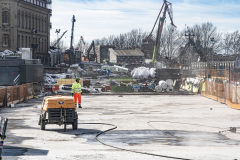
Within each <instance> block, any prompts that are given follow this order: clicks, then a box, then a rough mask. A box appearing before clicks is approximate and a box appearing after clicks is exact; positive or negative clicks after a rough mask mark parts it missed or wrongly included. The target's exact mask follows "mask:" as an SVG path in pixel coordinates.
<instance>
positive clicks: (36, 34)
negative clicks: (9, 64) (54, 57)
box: [0, 0, 52, 59]
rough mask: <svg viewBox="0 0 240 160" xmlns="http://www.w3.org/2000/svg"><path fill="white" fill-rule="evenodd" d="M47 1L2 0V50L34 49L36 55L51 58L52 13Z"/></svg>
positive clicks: (0, 26)
mask: <svg viewBox="0 0 240 160" xmlns="http://www.w3.org/2000/svg"><path fill="white" fill-rule="evenodd" d="M49 2H51V1H47V0H0V15H1V16H0V22H1V23H2V24H1V25H0V51H4V50H11V51H18V50H19V49H20V48H32V49H33V47H32V44H37V45H38V47H37V48H36V49H34V52H33V56H32V57H33V58H39V59H42V58H44V57H49V54H48V50H49V46H50V26H51V23H50V16H51V13H52V10H51V9H48V3H49Z"/></svg>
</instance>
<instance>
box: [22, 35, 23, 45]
mask: <svg viewBox="0 0 240 160" xmlns="http://www.w3.org/2000/svg"><path fill="white" fill-rule="evenodd" d="M22 48H23V36H22Z"/></svg>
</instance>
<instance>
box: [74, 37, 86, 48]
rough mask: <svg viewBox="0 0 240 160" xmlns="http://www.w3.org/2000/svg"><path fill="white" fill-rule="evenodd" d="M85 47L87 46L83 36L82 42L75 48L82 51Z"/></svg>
mask: <svg viewBox="0 0 240 160" xmlns="http://www.w3.org/2000/svg"><path fill="white" fill-rule="evenodd" d="M83 45H84V46H85V41H84V39H83V36H81V37H80V40H79V42H78V45H77V47H76V48H75V50H80V51H82V48H83Z"/></svg>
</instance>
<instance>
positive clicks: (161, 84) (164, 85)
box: [158, 81, 167, 89]
mask: <svg viewBox="0 0 240 160" xmlns="http://www.w3.org/2000/svg"><path fill="white" fill-rule="evenodd" d="M158 85H159V86H160V87H161V88H162V89H167V83H166V82H165V81H159V84H158Z"/></svg>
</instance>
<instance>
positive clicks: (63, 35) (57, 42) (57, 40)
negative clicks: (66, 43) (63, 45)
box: [53, 30, 67, 47]
mask: <svg viewBox="0 0 240 160" xmlns="http://www.w3.org/2000/svg"><path fill="white" fill-rule="evenodd" d="M66 33H67V30H66V31H65V32H63V34H62V35H61V37H59V38H58V40H57V42H56V43H55V44H54V45H53V47H56V46H57V44H58V43H59V42H60V40H61V39H62V37H63V36H64V35H65V34H66Z"/></svg>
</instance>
